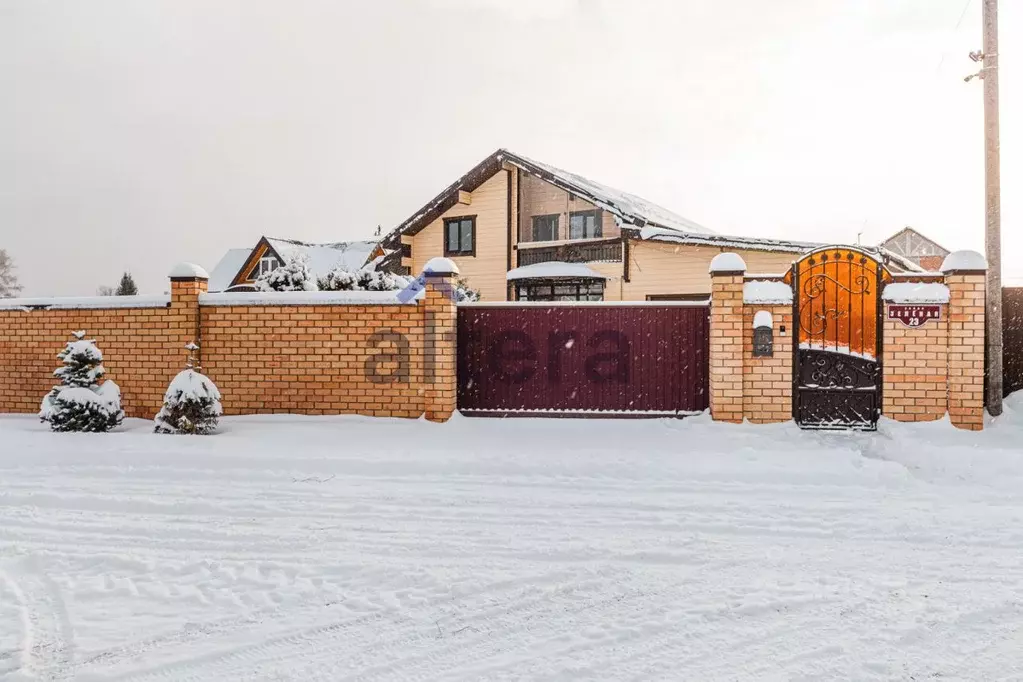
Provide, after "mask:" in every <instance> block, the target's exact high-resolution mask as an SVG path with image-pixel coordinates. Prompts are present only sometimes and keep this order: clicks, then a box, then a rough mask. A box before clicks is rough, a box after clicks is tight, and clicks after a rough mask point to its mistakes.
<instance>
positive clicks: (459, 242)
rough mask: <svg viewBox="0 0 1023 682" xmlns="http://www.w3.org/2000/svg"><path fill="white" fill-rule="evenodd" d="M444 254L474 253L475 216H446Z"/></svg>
mask: <svg viewBox="0 0 1023 682" xmlns="http://www.w3.org/2000/svg"><path fill="white" fill-rule="evenodd" d="M444 255H445V256H475V255H476V216H462V217H460V218H448V219H446V220H445V221H444Z"/></svg>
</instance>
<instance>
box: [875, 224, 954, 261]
mask: <svg viewBox="0 0 1023 682" xmlns="http://www.w3.org/2000/svg"><path fill="white" fill-rule="evenodd" d="M881 246H882V247H884V248H885V249H887V250H888V251H889V252H891V253H894V254H897V255H899V256H903V257H904V258H908V259H909V260H911V261H913V262H914V263H916V264H917V265H919V266H920V267H921V268H923V269H924V270H928V271H930V272H935V271H937V270H939V269H940V268H941V262H942V261H943V260H945V256H947V255H948V254H949V253H951V252H950V251H949V250H948V249H946V248H945V247H944V246H942V245H941V244H938V243H937V242H935V241H934V240H932V239H930V238H928V237H925V236H924V235H922V234H920V232H918V231H917V230H915V229H913V228H912V227H908V226H907V227H904V228H902V229H901V230H899V231H898V232H896V233H895V234H893V235H892V236H891V237H888V239H886V240H884V241H883V242H881Z"/></svg>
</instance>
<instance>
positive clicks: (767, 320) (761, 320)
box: [753, 310, 774, 329]
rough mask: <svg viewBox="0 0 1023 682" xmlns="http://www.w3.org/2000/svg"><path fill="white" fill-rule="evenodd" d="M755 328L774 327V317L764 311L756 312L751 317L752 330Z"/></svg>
mask: <svg viewBox="0 0 1023 682" xmlns="http://www.w3.org/2000/svg"><path fill="white" fill-rule="evenodd" d="M757 327H771V328H773V327H774V316H773V315H771V313H769V312H767V311H766V310H758V311H757V314H756V315H754V316H753V328H754V329H756V328H757Z"/></svg>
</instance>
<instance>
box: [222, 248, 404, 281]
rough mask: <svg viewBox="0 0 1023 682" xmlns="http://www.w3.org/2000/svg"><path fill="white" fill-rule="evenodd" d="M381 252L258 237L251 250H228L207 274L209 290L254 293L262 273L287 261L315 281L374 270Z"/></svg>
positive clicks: (383, 254)
mask: <svg viewBox="0 0 1023 682" xmlns="http://www.w3.org/2000/svg"><path fill="white" fill-rule="evenodd" d="M385 255H386V254H385V252H384V251H383V249H381V248H380V246H379V244H378V243H377V242H376V241H375V240H364V241H350V242H330V243H327V244H310V243H307V242H300V241H297V240H294V239H278V238H275V237H261V238H260V239H259V241H258V242H256V245H255V246H253V247H251V248H242V249H229V250H228V251H227V253H225V254H224V256H223V257H222V258H221V259H220V262H218V263H217V265H216V266H215V267H214V268H213V270H212V271H211V272H210V280H209V290H210V291H211V292H213V291H254V290H255V281H256V279H257V278H258V277H259V276H260V275H261V274H263V273H266V272H271V271H273V270H276V269H277V268H279V267H280V266H282V265H284V264H285V263H287V262H288V261H289V260H291V259H293V258H296V257H302V258H305V259H306V261H307V262H308V263H309V269H310V271H311V272H312V274H313V276H314V277H316V278H317V279H319V278H320V277H323V276H325V275H326V274H327V273H328V272H330V271H331V270H333V269H334V268H336V267H339V266H340V267H342V268H343V269H345V270H359V269H361V268H364V267H375V265H376V264H377V263H378V262H380V261H382V260H383V257H384V256H385Z"/></svg>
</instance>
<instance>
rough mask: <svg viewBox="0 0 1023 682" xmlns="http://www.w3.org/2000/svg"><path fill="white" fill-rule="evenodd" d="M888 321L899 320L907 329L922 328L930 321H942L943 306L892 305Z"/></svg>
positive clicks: (889, 309) (889, 306) (889, 307)
mask: <svg viewBox="0 0 1023 682" xmlns="http://www.w3.org/2000/svg"><path fill="white" fill-rule="evenodd" d="M888 319H889V320H899V321H900V322H902V324H904V325H906V326H907V327H922V326H923V325H924V324H925V323H926V322H927V321H928V320H940V319H941V306H940V305H905V304H898V303H890V304H889V305H888Z"/></svg>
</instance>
